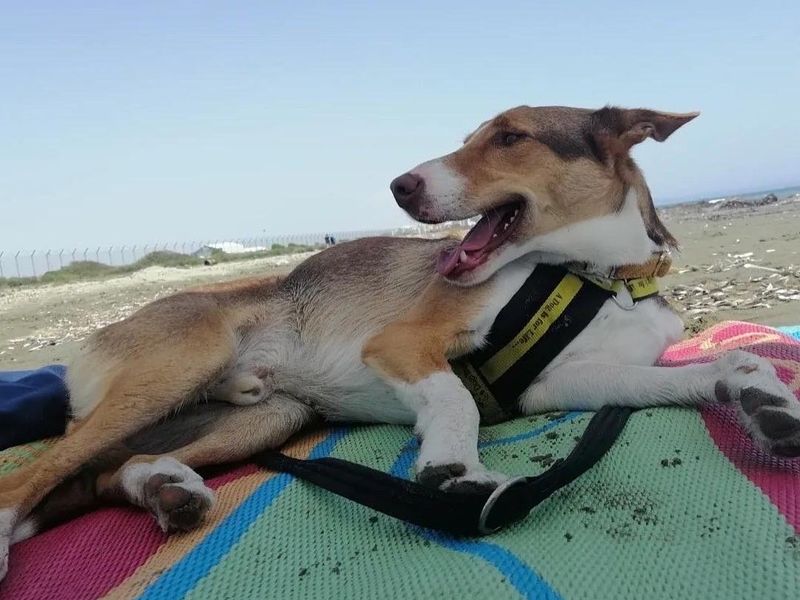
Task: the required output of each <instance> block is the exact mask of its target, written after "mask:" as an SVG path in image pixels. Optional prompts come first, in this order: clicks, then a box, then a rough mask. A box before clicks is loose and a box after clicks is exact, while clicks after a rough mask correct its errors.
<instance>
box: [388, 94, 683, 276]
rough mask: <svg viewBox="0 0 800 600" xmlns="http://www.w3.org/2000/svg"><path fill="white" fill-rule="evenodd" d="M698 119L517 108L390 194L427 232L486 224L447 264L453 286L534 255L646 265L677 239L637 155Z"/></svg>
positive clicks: (446, 256) (396, 184) (397, 183)
mask: <svg viewBox="0 0 800 600" xmlns="http://www.w3.org/2000/svg"><path fill="white" fill-rule="evenodd" d="M697 114H698V113H689V114H671V113H662V112H656V111H652V110H645V109H634V110H628V109H620V108H610V107H606V108H602V109H600V110H588V109H580V108H567V107H555V106H547V107H528V106H521V107H518V108H512V109H511V110H508V111H506V112H504V113H502V114H500V115H498V116H496V117H495V118H493V119H491V120H490V121H487V122H485V123H483V124H482V125H481V126H480V127H478V129H477V130H475V131H474V132H473V133H472V134H470V135H469V136H467V138H466V140H465V141H464V145H463V146H462V147H461V148H459V149H458V150H456V151H455V152H453V153H451V154H448V155H446V156H443V157H441V158H437V159H434V160H431V161H428V162H425V163H422V164H421V165H419V166H417V167H415V168H414V169H412V170H411V171H409V172H408V173H405V174H403V175H401V176H400V177H397V178H396V179H395V180H394V181H392V184H391V190H392V193H393V194H394V197H395V199H396V200H397V203H398V204H399V205H400V207H401V208H403V209H404V210H405V211H406V212H407V213H408V214H409V215H411V217H413V218H414V219H416V220H418V221H421V222H423V223H441V222H444V221H453V220H459V219H466V218H470V217H475V216H480V217H481V218H480V220H479V221H478V223H477V224H476V225H475V226H474V227H473V228H472V229H471V230H470V231H469V232H468V233H467V235H466V236H465V237H464V239H463V240H462V241H461V243H460V244H459V245H458V246H455V247H454V248H453V249H451V250H447V251H445V252H444V253H443V254H442V255H441V256H440V257H439V262H438V270H439V272H440V273H441V274H442V275H443V276H445V277H446V278H448V279H450V280H452V281H454V282H458V283H462V284H472V283H478V282H480V281H483V280H485V279H486V278H488V277H489V276H490V275H491V274H492V273H494V272H495V271H496V270H497V269H499V268H500V267H502V266H503V265H505V264H507V263H508V262H510V261H511V260H514V259H516V258H518V257H520V256H522V255H525V254H528V253H531V252H538V253H540V254H542V255H553V256H558V257H561V258H563V259H570V260H588V261H594V262H595V263H596V264H605V263H609V264H608V265H607V266H613V264H615V263H616V264H622V263H624V262H636V261H637V260H638V259H641V261H640V262H644V261H646V260H647V259H648V258H649V255H650V253H651V252H653V251H655V250H657V249H664V248H665V247H669V246H674V245H675V240H674V238H673V237H672V236H671V235H670V233H669V232H668V231H667V229H666V228H665V227H664V225H663V224H662V223H661V221H660V220H659V218H658V216H657V215H656V212H655V208H654V207H653V202H652V199H651V197H650V194H649V191H648V189H647V186H646V184H645V183H644V178H643V177H642V174H641V172H640V171H639V169H638V168H637V167H636V164H635V163H634V162H633V160H632V159H631V158H630V156H629V150H630V148H631V147H632V146H633V145H634V144H638V143H639V142H642V141H644V140H645V139H647V138H648V137H650V138H653V139H655V140H657V141H664V140H665V139H667V138H668V137H669V136H670V135H671V134H672V133H673V132H674V131H675V130H676V129H678V127H680V126H681V125H683V124H684V123H687V122H688V121H690V120H692V119H693V118H694V117H696V116H697ZM623 230H624V231H623ZM633 230H635V231H633ZM621 238H624V239H621ZM604 240H605V241H604ZM623 246H624V247H623Z"/></svg>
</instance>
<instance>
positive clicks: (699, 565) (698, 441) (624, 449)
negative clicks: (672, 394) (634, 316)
mask: <svg viewBox="0 0 800 600" xmlns="http://www.w3.org/2000/svg"><path fill="white" fill-rule="evenodd" d="M554 441H560V442H562V447H561V448H560V452H561V453H563V452H566V451H567V448H565V447H564V446H571V443H572V442H571V440H566V439H564V438H562V439H561V440H554ZM792 536H793V530H792V528H791V527H790V526H789V525H788V524H787V523H786V522H785V521H784V520H783V518H782V517H781V515H780V514H779V513H778V511H777V509H775V507H774V506H773V505H772V504H771V503H770V502H769V500H768V499H767V498H766V497H765V496H763V495H762V494H761V492H760V491H759V490H758V489H757V488H756V487H754V486H753V485H752V484H751V483H750V482H749V481H748V480H747V479H746V478H745V477H744V476H743V475H742V474H741V473H740V472H739V471H738V470H737V469H736V468H735V467H734V466H733V465H732V464H731V463H730V462H729V461H728V460H727V459H726V458H725V457H724V456H723V455H722V453H720V452H719V450H718V449H717V448H716V446H715V445H714V443H713V442H712V440H711V438H710V436H709V435H708V433H707V431H706V429H705V426H704V425H703V423H702V420H701V418H700V416H699V414H698V413H697V412H696V411H694V410H689V409H672V408H670V409H649V410H646V411H642V412H639V413H636V414H635V415H634V416H633V417H632V418H631V420H630V422H629V424H628V426H627V427H626V429H625V432H624V433H623V436H622V437H621V439H620V440H619V441H618V442H617V444H616V446H615V447H614V448H613V449H612V450H611V452H610V453H609V455H608V456H607V457H606V458H605V459H604V460H603V461H601V463H600V464H599V465H597V466H596V467H595V468H594V469H593V470H591V471H590V472H589V473H587V474H586V475H585V476H584V477H582V478H581V479H580V480H578V481H576V482H575V483H574V484H572V485H571V486H570V487H568V488H566V489H565V490H563V491H562V492H561V493H559V494H557V495H556V496H554V497H552V498H551V499H550V500H548V501H547V502H546V503H544V504H543V505H542V506H541V507H540V508H539V509H538V510H537V511H535V512H534V513H533V514H532V515H531V516H530V517H529V518H528V519H527V520H526V521H524V522H523V523H521V524H518V525H516V526H514V527H512V528H511V529H509V530H507V531H505V532H501V533H500V534H498V535H496V536H495V537H494V539H493V541H494V542H495V543H497V544H499V545H502V546H504V547H506V548H508V549H509V550H510V551H512V552H513V553H515V554H516V555H517V556H519V557H520V558H521V559H522V560H524V561H526V562H529V563H531V564H535V565H536V568H537V571H538V572H539V573H540V574H541V575H542V576H543V577H544V578H545V579H546V580H547V581H548V582H549V583H550V584H551V585H553V586H554V587H555V589H557V590H558V591H559V592H560V593H561V594H562V596H563V597H564V598H566V599H573V598H586V599H593V600H595V599H597V600H602V599H609V600H611V599H614V600H617V599H619V598H651V599H655V598H704V599H705V598H708V599H714V598H719V599H720V600H722V599H725V600H728V599H730V598H759V599H760V600H766V599H771V598H775V599H778V598H790V597H793V596H794V595H796V592H797V590H798V589H800V549H798V548H797V547H795V546H794V545H793V544H792V543H791V540H792V539H793V537H792Z"/></svg>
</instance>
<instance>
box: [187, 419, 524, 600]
mask: <svg viewBox="0 0 800 600" xmlns="http://www.w3.org/2000/svg"><path fill="white" fill-rule="evenodd" d="M409 433H410V432H409V429H407V428H400V427H389V426H375V427H364V428H360V429H355V430H353V431H351V433H350V434H349V435H348V436H347V438H345V439H344V440H342V441H341V442H340V443H339V445H338V446H337V448H336V450H335V452H334V453H333V455H334V456H337V457H339V458H347V459H349V460H353V461H356V462H360V463H363V464H369V465H375V466H378V467H380V468H384V469H387V470H388V468H389V467H390V466H391V463H392V461H393V460H394V458H395V457H396V456H397V454H398V453H399V452H400V451H401V449H402V448H403V446H404V445H405V444H406V442H407V441H408V437H409ZM502 579H503V578H502V577H501V576H500V575H499V574H498V573H497V571H496V570H495V569H494V568H492V567H491V566H489V565H488V564H486V563H485V562H484V561H481V560H477V559H475V558H472V557H469V556H466V555H462V554H459V553H455V552H452V551H450V550H447V549H445V548H441V547H438V546H437V545H436V544H433V543H432V542H430V541H429V540H426V539H423V538H422V537H420V536H419V535H417V534H416V533H414V532H413V531H410V530H409V528H408V527H407V526H406V525H405V524H403V523H401V522H399V521H396V520H394V519H391V518H389V517H384V516H383V515H378V514H377V513H375V512H374V511H372V510H369V509H367V508H364V507H362V506H360V505H357V504H354V503H352V502H347V501H344V500H342V499H341V498H339V497H338V496H335V495H333V494H331V493H330V492H327V491H325V490H321V489H319V488H316V487H314V486H311V485H308V484H298V485H294V486H291V487H290V488H288V489H287V490H286V491H285V492H284V493H283V494H282V495H281V496H280V498H278V499H277V500H276V501H275V503H274V504H273V505H272V506H271V507H270V508H269V510H267V511H265V512H264V514H263V515H262V516H261V517H260V518H259V519H258V520H257V521H256V522H255V523H254V524H253V525H252V527H250V529H249V530H248V532H247V533H246V534H245V535H244V536H242V539H241V540H240V541H239V543H238V544H237V545H236V546H235V547H234V548H233V549H232V550H231V552H230V553H229V554H228V555H227V556H226V557H225V558H224V559H223V561H222V562H221V563H219V564H218V565H217V567H215V568H214V569H213V570H212V571H211V572H210V573H209V575H208V576H207V577H206V578H204V579H203V580H202V581H200V582H199V584H198V585H197V586H196V587H195V588H194V589H193V590H192V592H191V593H190V594H189V596H188V597H189V598H195V599H198V600H200V599H204V598H233V599H239V598H266V597H274V598H284V599H290V598H302V599H307V600H313V599H317V598H319V599H330V598H387V599H388V598H420V599H422V598H427V599H429V598H437V597H438V598H454V597H463V598H471V597H489V596H494V595H496V594H499V596H497V597H506V598H508V597H518V595H517V594H516V593H515V592H514V590H513V588H512V587H511V586H510V585H509V584H508V583H506V582H504V581H502Z"/></svg>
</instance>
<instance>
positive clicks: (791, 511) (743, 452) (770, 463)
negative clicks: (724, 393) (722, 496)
mask: <svg viewBox="0 0 800 600" xmlns="http://www.w3.org/2000/svg"><path fill="white" fill-rule="evenodd" d="M702 414H703V420H704V421H705V424H706V428H708V432H709V433H710V434H711V438H712V439H713V440H714V443H715V444H716V445H717V447H718V448H719V449H720V450H721V451H722V453H723V454H724V455H725V456H726V457H727V458H728V460H730V461H731V462H732V463H733V464H734V465H736V468H738V469H739V470H740V471H741V472H742V474H743V475H744V476H745V477H747V478H748V479H749V480H750V481H752V482H753V483H754V484H755V485H757V486H758V487H759V488H760V489H761V491H762V492H764V494H766V496H767V497H768V498H769V499H770V501H771V502H772V503H773V504H774V505H775V506H776V508H777V509H778V510H779V511H780V512H781V514H782V515H783V516H784V518H785V519H786V520H787V521H788V522H789V524H790V525H791V526H792V527H794V529H795V531H796V532H797V533H798V534H800V460H787V459H782V458H777V457H774V456H770V455H769V454H767V453H766V452H764V451H762V450H761V449H759V448H756V447H755V445H754V444H753V442H752V441H751V440H750V438H749V437H747V434H746V433H745V432H744V430H743V429H742V427H741V426H740V425H739V424H738V422H737V420H736V415H735V413H734V412H733V410H731V409H725V408H721V407H713V408H708V409H704V410H703V413H702Z"/></svg>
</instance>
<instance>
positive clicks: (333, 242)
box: [331, 236, 336, 246]
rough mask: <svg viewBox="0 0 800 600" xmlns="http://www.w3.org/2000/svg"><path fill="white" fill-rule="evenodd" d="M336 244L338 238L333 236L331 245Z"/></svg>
mask: <svg viewBox="0 0 800 600" xmlns="http://www.w3.org/2000/svg"><path fill="white" fill-rule="evenodd" d="M334 244H336V238H335V237H333V236H331V246H333V245H334Z"/></svg>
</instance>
